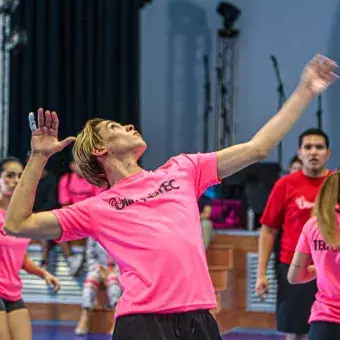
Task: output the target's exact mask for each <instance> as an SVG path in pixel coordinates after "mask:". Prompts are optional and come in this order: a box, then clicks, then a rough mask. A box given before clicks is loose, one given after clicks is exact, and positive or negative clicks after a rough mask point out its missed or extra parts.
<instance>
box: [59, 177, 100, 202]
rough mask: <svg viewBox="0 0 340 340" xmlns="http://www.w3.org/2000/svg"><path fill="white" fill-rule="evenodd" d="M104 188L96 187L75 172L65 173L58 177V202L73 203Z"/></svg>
mask: <svg viewBox="0 0 340 340" xmlns="http://www.w3.org/2000/svg"><path fill="white" fill-rule="evenodd" d="M103 190H104V189H101V188H98V187H96V186H95V185H92V184H90V183H88V182H87V181H86V179H85V178H83V177H80V176H78V175H77V174H76V173H74V172H73V173H71V174H65V175H63V176H62V177H61V178H60V181H59V186H58V195H59V203H60V204H62V205H64V204H73V203H78V202H80V201H83V200H85V199H86V198H89V197H92V196H95V195H97V194H99V193H100V192H102V191H103Z"/></svg>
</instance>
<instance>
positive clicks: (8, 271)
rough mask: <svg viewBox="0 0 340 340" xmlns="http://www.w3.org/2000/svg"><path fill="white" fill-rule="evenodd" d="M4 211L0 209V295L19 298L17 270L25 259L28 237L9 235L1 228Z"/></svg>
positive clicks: (20, 288)
mask: <svg viewBox="0 0 340 340" xmlns="http://www.w3.org/2000/svg"><path fill="white" fill-rule="evenodd" d="M5 214H6V212H5V211H4V210H2V209H0V297H1V298H3V299H5V300H8V301H17V300H20V299H21V293H22V282H21V279H20V276H19V271H20V269H21V267H22V264H23V262H24V259H25V255H26V251H27V247H28V244H29V243H30V240H29V239H25V238H18V237H13V236H9V235H7V234H6V233H5V231H4V229H3V225H4V220H5Z"/></svg>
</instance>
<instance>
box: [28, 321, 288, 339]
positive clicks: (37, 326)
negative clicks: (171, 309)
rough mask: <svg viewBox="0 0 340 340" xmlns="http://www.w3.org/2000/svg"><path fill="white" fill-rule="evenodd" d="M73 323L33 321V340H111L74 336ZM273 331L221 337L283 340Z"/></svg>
mask: <svg viewBox="0 0 340 340" xmlns="http://www.w3.org/2000/svg"><path fill="white" fill-rule="evenodd" d="M75 325H76V324H75V323H73V322H57V321H33V340H80V339H82V340H111V336H109V335H99V334H96V335H87V336H76V335H74V333H73V330H74V328H75ZM283 339H284V336H283V335H280V334H277V333H276V332H275V331H270V330H258V329H238V328H236V329H233V330H231V331H230V332H228V333H227V334H224V335H223V340H283Z"/></svg>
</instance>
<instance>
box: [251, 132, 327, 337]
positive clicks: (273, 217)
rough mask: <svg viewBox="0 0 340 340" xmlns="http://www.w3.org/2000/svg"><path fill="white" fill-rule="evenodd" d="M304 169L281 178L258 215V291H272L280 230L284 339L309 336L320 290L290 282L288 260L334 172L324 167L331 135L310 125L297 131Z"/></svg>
mask: <svg viewBox="0 0 340 340" xmlns="http://www.w3.org/2000/svg"><path fill="white" fill-rule="evenodd" d="M298 155H299V159H300V160H301V162H302V169H301V170H300V171H297V172H295V173H291V174H288V175H285V176H283V177H282V178H280V179H279V180H278V181H277V182H276V184H275V185H274V188H273V190H272V192H271V194H270V196H269V199H268V202H267V205H266V207H265V210H264V212H263V215H262V218H261V220H260V222H261V224H262V228H261V232H260V237H259V263H258V271H257V281H256V293H257V294H258V295H259V296H260V297H261V298H263V297H264V295H265V294H266V293H268V279H267V275H266V270H267V264H268V260H269V257H270V254H271V252H272V249H273V245H274V243H275V239H276V237H277V234H278V232H279V234H280V239H279V252H278V254H277V266H276V274H277V281H278V293H277V306H276V320H277V329H278V331H280V332H284V333H286V334H287V336H286V339H287V340H292V339H299V340H300V339H307V334H308V330H309V325H308V318H309V314H310V311H311V306H312V304H313V302H314V296H315V293H316V291H317V289H316V282H315V280H314V281H312V282H310V283H307V284H303V285H290V284H289V283H288V281H287V273H288V268H289V265H290V263H291V261H292V258H293V255H294V251H295V247H296V245H297V242H298V239H299V237H300V234H301V231H302V228H303V226H304V224H305V223H306V222H307V220H308V219H309V218H310V216H311V213H312V208H313V205H314V201H315V198H316V195H317V193H318V190H319V188H320V187H321V185H322V183H323V181H324V179H325V178H326V177H327V176H328V175H329V174H330V173H331V171H329V170H328V169H327V168H326V162H327V160H328V158H329V156H330V150H329V139H328V136H327V135H326V134H325V133H324V132H323V131H322V130H320V129H316V128H315V129H309V130H307V131H305V132H303V133H302V134H301V135H300V136H299V150H298Z"/></svg>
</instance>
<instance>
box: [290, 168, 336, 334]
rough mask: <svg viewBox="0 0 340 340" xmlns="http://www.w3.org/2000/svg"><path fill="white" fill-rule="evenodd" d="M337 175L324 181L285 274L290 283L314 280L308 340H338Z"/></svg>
mask: <svg viewBox="0 0 340 340" xmlns="http://www.w3.org/2000/svg"><path fill="white" fill-rule="evenodd" d="M339 179H340V172H339V171H337V172H335V173H334V174H332V175H331V176H329V177H327V178H326V180H325V181H324V183H323V185H322V187H321V188H320V191H319V193H318V196H317V198H316V201H315V206H314V216H313V217H312V218H310V219H309V221H308V222H307V223H306V224H305V226H304V228H303V230H302V233H301V236H300V239H299V242H298V244H297V246H296V250H295V254H294V258H293V261H292V263H291V265H290V268H289V272H288V281H289V283H291V284H301V283H306V282H309V281H312V280H314V279H316V281H317V287H318V292H317V294H316V300H315V302H314V304H313V306H312V310H311V315H310V318H309V323H310V325H311V327H310V331H309V340H318V339H322V340H328V339H330V340H333V339H340V276H339V270H340V209H339V208H340V204H339V203H340V195H339Z"/></svg>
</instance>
